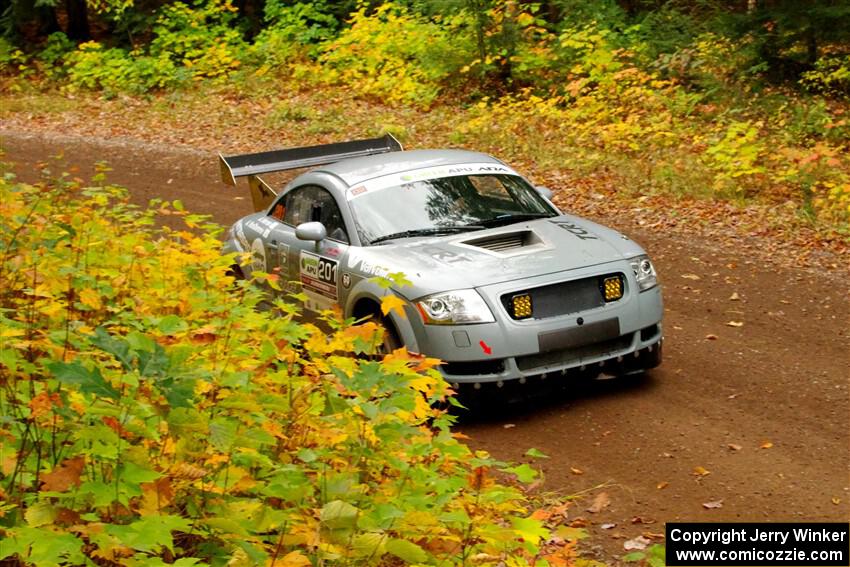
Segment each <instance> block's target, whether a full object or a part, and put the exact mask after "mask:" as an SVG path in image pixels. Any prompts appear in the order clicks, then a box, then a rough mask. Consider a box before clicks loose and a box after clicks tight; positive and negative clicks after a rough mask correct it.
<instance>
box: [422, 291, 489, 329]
mask: <svg viewBox="0 0 850 567" xmlns="http://www.w3.org/2000/svg"><path fill="white" fill-rule="evenodd" d="M416 307H417V308H418V309H419V313H420V314H421V315H422V319H423V320H424V321H425V323H426V324H428V325H463V324H469V323H492V322H493V321H495V319H494V318H493V314H492V313H491V312H490V308H489V307H487V304H486V303H484V300H483V299H481V296H480V295H478V292H477V291H475V290H474V289H461V290H458V291H447V292H445V293H435V294H434V295H429V296H427V297H423V298H422V299H420V300H418V301H417V302H416Z"/></svg>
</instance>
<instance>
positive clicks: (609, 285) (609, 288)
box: [602, 276, 623, 301]
mask: <svg viewBox="0 0 850 567" xmlns="http://www.w3.org/2000/svg"><path fill="white" fill-rule="evenodd" d="M602 293H603V294H604V296H605V301H616V300H618V299H620V298H621V297H623V281H622V280H621V279H620V276H613V277H610V278H605V279H604V280H603V281H602Z"/></svg>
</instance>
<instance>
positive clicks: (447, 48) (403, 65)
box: [316, 2, 469, 106]
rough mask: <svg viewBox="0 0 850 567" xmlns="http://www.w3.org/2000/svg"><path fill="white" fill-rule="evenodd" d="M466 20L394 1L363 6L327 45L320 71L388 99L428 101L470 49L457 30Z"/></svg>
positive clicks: (325, 76) (331, 79) (335, 80)
mask: <svg viewBox="0 0 850 567" xmlns="http://www.w3.org/2000/svg"><path fill="white" fill-rule="evenodd" d="M461 23H462V22H461V21H457V20H452V21H450V22H448V23H447V25H440V24H438V23H435V22H432V21H428V20H426V19H424V18H422V17H419V16H417V15H416V14H412V13H411V12H410V11H409V10H408V9H406V8H405V7H403V6H402V5H400V4H395V3H393V2H386V3H384V4H382V5H381V6H379V7H378V8H377V9H376V10H374V12H371V13H370V12H368V11H367V9H366V8H365V7H361V8H360V9H359V10H357V11H356V12H354V13H353V14H352V16H351V20H350V24H351V25H350V27H348V28H346V29H345V30H343V31H342V33H341V34H340V35H339V36H338V37H337V38H336V39H334V40H332V41H330V42H328V43H326V44H325V45H324V46H323V47H322V55H321V57H320V58H319V61H320V62H321V64H322V69H321V70H320V71H316V75H317V76H319V77H323V79H324V80H326V81H329V82H332V83H336V84H344V85H346V86H347V87H349V88H352V89H354V90H355V91H357V92H359V93H361V94H363V95H367V96H374V97H378V98H381V99H384V100H387V101H388V102H405V103H408V104H414V105H421V106H428V105H430V104H431V103H432V102H433V101H434V100H435V99H436V97H437V96H438V95H439V93H440V90H441V87H442V82H443V81H445V80H446V79H447V78H448V77H449V76H450V75H451V74H452V73H454V72H457V70H458V69H459V68H460V67H461V66H462V64H463V59H462V56H463V54H464V53H468V52H469V51H467V50H466V49H465V48H464V45H463V38H462V37H459V36H458V35H456V34H454V33H453V30H456V29H457V26H459V25H461Z"/></svg>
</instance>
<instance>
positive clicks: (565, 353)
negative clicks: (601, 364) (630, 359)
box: [516, 334, 632, 372]
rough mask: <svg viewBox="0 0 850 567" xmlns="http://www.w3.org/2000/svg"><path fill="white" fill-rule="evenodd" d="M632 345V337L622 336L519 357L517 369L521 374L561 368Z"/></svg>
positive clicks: (629, 335)
mask: <svg viewBox="0 0 850 567" xmlns="http://www.w3.org/2000/svg"><path fill="white" fill-rule="evenodd" d="M631 344H632V335H631V334H628V335H623V336H621V337H616V338H614V339H610V340H607V341H601V342H598V343H593V344H589V345H584V346H580V347H571V348H562V349H558V350H553V351H549V352H544V353H540V354H530V355H528V356H519V357H517V359H516V365H517V367H518V368H519V369H520V370H522V371H523V372H526V371H529V370H534V369H535V368H545V367H548V366H561V365H563V364H566V363H569V362H580V361H581V360H582V359H585V360H586V359H589V358H595V357H597V356H602V355H604V354H608V353H614V352H617V351H621V350H624V349H626V348H628V347H629V346H630V345H631Z"/></svg>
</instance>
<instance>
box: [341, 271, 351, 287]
mask: <svg viewBox="0 0 850 567" xmlns="http://www.w3.org/2000/svg"><path fill="white" fill-rule="evenodd" d="M342 287H344V288H345V289H348V288H350V287H351V274H349V273H348V272H345V273H344V274H342Z"/></svg>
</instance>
